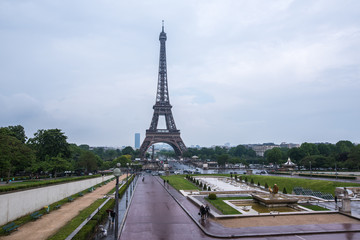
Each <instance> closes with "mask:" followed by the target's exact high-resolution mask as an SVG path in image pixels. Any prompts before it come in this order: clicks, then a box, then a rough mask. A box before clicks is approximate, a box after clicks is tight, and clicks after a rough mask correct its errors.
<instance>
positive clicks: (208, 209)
mask: <svg viewBox="0 0 360 240" xmlns="http://www.w3.org/2000/svg"><path fill="white" fill-rule="evenodd" d="M205 212H206V213H205V215H206V216H205V218H208V217H209V216H210V207H209V204H206V206H205Z"/></svg>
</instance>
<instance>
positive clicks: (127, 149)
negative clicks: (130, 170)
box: [121, 146, 134, 156]
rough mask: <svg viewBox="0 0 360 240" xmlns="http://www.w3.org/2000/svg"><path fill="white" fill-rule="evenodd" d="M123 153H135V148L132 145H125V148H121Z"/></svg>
mask: <svg viewBox="0 0 360 240" xmlns="http://www.w3.org/2000/svg"><path fill="white" fill-rule="evenodd" d="M121 152H122V154H123V155H131V156H133V155H134V149H133V148H132V147H130V146H127V147H125V148H124V149H123V150H121Z"/></svg>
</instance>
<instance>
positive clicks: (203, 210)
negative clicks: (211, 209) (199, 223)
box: [200, 205, 206, 220]
mask: <svg viewBox="0 0 360 240" xmlns="http://www.w3.org/2000/svg"><path fill="white" fill-rule="evenodd" d="M205 215H206V210H205V207H204V205H201V206H200V217H201V220H205Z"/></svg>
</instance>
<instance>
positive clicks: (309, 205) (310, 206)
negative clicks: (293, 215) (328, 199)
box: [300, 204, 329, 211]
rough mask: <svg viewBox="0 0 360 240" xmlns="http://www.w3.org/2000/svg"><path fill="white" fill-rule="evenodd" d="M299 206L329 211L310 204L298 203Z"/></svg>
mask: <svg viewBox="0 0 360 240" xmlns="http://www.w3.org/2000/svg"><path fill="white" fill-rule="evenodd" d="M300 206H302V207H305V208H308V209H311V210H313V211H329V209H327V208H324V207H320V206H317V205H311V204H300Z"/></svg>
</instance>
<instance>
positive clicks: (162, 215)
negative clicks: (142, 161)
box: [120, 176, 360, 240]
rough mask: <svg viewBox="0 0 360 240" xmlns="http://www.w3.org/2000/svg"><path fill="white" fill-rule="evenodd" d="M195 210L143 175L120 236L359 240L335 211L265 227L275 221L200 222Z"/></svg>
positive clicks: (350, 222) (352, 222) (353, 226)
mask: <svg viewBox="0 0 360 240" xmlns="http://www.w3.org/2000/svg"><path fill="white" fill-rule="evenodd" d="M169 193H170V194H171V195H170V194H169ZM198 211H199V210H198V207H197V206H196V205H194V204H193V203H192V202H190V201H189V200H188V199H187V198H186V197H184V196H183V195H181V194H180V193H179V192H178V191H176V190H175V189H173V188H172V187H171V186H166V187H165V188H164V186H163V181H162V180H160V179H159V178H158V177H152V176H147V177H146V180H145V182H144V183H142V182H140V181H139V184H138V187H137V188H136V191H135V195H134V198H133V202H132V203H131V205H130V209H129V213H128V216H127V219H126V222H125V226H124V229H123V231H122V234H121V237H120V239H122V240H123V239H124V240H127V239H138V240H141V239H213V238H215V237H216V238H227V239H229V238H230V239H232V238H242V239H248V238H249V237H251V239H264V238H265V239H297V240H299V239H302V240H304V239H360V222H359V221H358V220H356V219H352V218H349V219H346V218H347V217H346V216H343V215H340V216H339V214H334V215H331V214H328V215H325V216H323V218H322V219H325V218H330V221H328V222H332V223H331V224H319V223H320V222H316V221H312V222H311V224H309V223H308V222H307V220H306V219H305V220H304V221H300V222H298V223H297V222H296V220H295V222H293V223H290V221H289V224H287V219H286V218H285V220H284V219H282V220H281V218H278V217H275V219H276V218H278V219H279V220H280V221H281V222H283V223H282V224H274V225H278V226H268V225H269V223H270V222H272V223H274V222H276V221H275V220H274V217H270V218H272V219H271V220H269V221H268V220H266V218H267V219H269V217H265V218H264V219H265V220H264V219H262V218H258V219H257V220H255V221H254V222H255V225H256V222H258V223H259V225H256V227H244V225H245V224H244V225H242V224H241V221H246V220H245V219H241V221H238V219H233V220H230V221H232V223H231V224H233V225H231V224H229V223H225V222H221V221H213V220H210V219H209V220H207V221H205V222H202V221H201V220H200V217H199V216H198V214H197V213H198ZM186 213H187V214H186ZM304 218H308V216H306V217H304ZM333 218H334V219H335V218H338V219H340V220H339V222H340V223H336V221H335V223H334V221H332V219H333ZM308 220H309V219H308ZM236 222H240V224H239V223H236ZM284 222H285V224H284ZM234 223H236V224H234ZM306 223H307V224H306ZM314 223H315V224H314ZM291 224H293V225H291ZM226 225H227V227H225V226H226ZM270 225H271V224H270ZM259 226H261V227H259ZM204 233H205V234H204ZM324 233H325V234H324ZM304 234H306V235H304ZM254 237H255V238H254Z"/></svg>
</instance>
